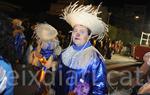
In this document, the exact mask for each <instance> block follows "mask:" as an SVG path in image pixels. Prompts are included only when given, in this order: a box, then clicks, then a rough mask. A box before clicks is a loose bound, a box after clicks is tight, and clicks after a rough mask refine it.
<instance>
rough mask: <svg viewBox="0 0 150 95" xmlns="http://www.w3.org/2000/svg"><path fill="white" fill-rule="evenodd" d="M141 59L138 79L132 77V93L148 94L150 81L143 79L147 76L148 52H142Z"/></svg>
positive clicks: (149, 64)
mask: <svg viewBox="0 0 150 95" xmlns="http://www.w3.org/2000/svg"><path fill="white" fill-rule="evenodd" d="M143 61H144V63H143V65H142V66H141V67H140V70H139V73H140V76H139V77H138V80H137V79H134V81H133V89H132V95H150V81H149V79H145V78H149V70H150V52H147V53H145V54H144V56H143ZM143 79H144V80H143ZM143 84H144V85H143Z"/></svg>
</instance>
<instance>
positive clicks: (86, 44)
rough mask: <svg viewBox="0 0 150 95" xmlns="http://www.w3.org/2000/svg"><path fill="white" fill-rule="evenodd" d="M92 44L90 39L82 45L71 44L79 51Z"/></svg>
mask: <svg viewBox="0 0 150 95" xmlns="http://www.w3.org/2000/svg"><path fill="white" fill-rule="evenodd" d="M91 45H92V44H91V42H90V41H88V42H87V43H85V44H84V45H82V46H77V45H76V44H73V45H72V47H73V49H75V50H76V51H80V50H81V49H85V48H87V47H90V46H91Z"/></svg>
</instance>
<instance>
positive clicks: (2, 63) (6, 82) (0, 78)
mask: <svg viewBox="0 0 150 95" xmlns="http://www.w3.org/2000/svg"><path fill="white" fill-rule="evenodd" d="M1 33H2V32H0V95H14V74H13V73H14V72H13V69H12V65H11V64H13V63H14V62H15V61H16V57H15V48H13V46H12V44H11V43H10V41H9V40H10V39H12V36H10V35H8V34H7V32H6V31H5V32H4V33H2V34H1Z"/></svg>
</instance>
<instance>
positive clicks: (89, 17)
mask: <svg viewBox="0 0 150 95" xmlns="http://www.w3.org/2000/svg"><path fill="white" fill-rule="evenodd" d="M99 7H100V5H99V6H98V7H97V8H96V9H95V8H94V7H93V6H92V5H80V6H78V1H77V2H76V3H74V4H70V5H69V6H68V7H66V8H65V9H64V10H63V14H62V15H61V16H62V17H61V18H62V19H64V20H65V21H66V22H67V23H69V24H70V25H71V26H72V27H74V26H75V25H77V24H80V25H83V26H86V27H87V28H89V29H90V30H91V33H92V35H93V36H98V38H97V39H100V40H101V39H102V38H103V37H104V35H105V32H106V31H108V28H107V25H106V24H105V23H104V22H103V21H102V19H101V18H100V17H98V16H97V15H98V14H100V13H101V11H100V12H99Z"/></svg>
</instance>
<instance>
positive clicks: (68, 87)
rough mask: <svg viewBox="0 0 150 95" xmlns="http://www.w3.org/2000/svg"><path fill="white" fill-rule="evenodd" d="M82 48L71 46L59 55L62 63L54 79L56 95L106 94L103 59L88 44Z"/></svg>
mask: <svg viewBox="0 0 150 95" xmlns="http://www.w3.org/2000/svg"><path fill="white" fill-rule="evenodd" d="M83 46H84V45H83ZM83 46H80V47H79V46H76V45H72V46H70V47H69V48H67V49H66V50H65V51H64V52H63V53H62V54H61V59H62V61H61V62H60V64H59V67H58V70H57V72H56V78H55V79H56V86H55V88H56V95H62V93H63V95H105V94H106V93H107V79H106V68H105V63H104V59H103V57H102V56H101V54H100V53H99V52H98V51H97V50H96V49H95V48H94V47H93V46H91V43H90V42H88V43H87V44H86V45H85V46H84V47H83ZM81 49H82V50H81ZM80 85H81V86H80ZM84 86H85V87H84ZM88 89H89V90H88ZM69 93H70V94H69ZM71 93H74V94H71Z"/></svg>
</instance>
